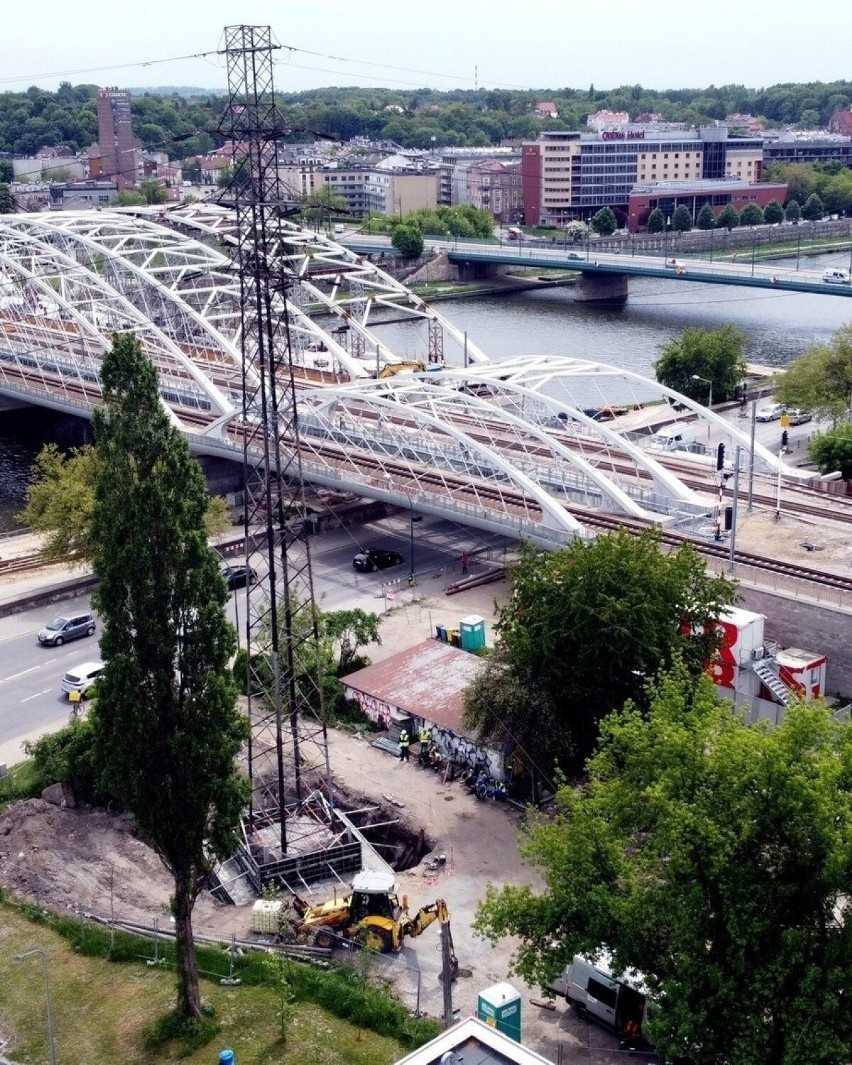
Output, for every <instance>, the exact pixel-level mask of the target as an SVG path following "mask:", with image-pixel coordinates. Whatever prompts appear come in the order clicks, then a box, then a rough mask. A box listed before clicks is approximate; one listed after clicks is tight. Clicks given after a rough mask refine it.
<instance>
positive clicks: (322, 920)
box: [293, 872, 458, 979]
mask: <svg viewBox="0 0 852 1065" xmlns="http://www.w3.org/2000/svg"><path fill="white" fill-rule="evenodd" d="M293 911H294V913H295V914H296V919H295V929H294V930H295V932H296V933H297V934H299V935H309V936H311V937H312V938H313V941H314V943H315V944H316V946H318V947H332V946H334V944H335V943H338V942H340V940H341V938H343V939H351V940H358V941H360V942H362V943H363V944H364V946H365V947H367V949H369V950H374V951H377V952H380V953H387V952H389V951H396V950H399V949H400V947H401V946H402V944H403V941H404V940H405V938H406V936H407V937H409V938H415V937H416V936H419V935H422V933H423V932H425V931H426V929H427V928H428V927H429V925H431V924H434V923H435V922H436V921H438V922H439V923H440V925H441V931H442V933H443V934H444V935H445V936H446V941H445V950H446V949H447V948H448V953H449V959H450V968H451V971H452V975H453V979H455V976H456V974H457V972H458V959H457V958H456V955H455V950H454V948H453V940H452V934H451V932H450V913H449V910H448V909H447V904H446V902H444V900H443V899H436V901H435V902H430V903H429V904H428V905H426V906H421V907H420V909H419V910H418V911H417V913H415V914H414V916H411V915H409V912H408V899H407V898H406V896H405V895H403V896H402V898H401V899H400V897H399V895H398V894H397V890H396V885H395V884H394V881H393V877H392V876H390V875H389V874H387V873H376V872H362V873H358V875H357V876H356V877H355V878H354V880H353V881H352V894H351V895H346V896H344V897H342V898H339V899H331V900H329V901H328V902H323V903H321V904H320V905H318V906H311V905H310V904H309V903H306V902H305V901H304V900H303V899H300V898H298V896H297V897H296V898H295V899H294V901H293Z"/></svg>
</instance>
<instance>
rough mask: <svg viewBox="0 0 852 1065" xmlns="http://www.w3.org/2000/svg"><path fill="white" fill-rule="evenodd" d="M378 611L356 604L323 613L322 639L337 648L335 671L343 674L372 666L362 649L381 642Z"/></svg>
mask: <svg viewBox="0 0 852 1065" xmlns="http://www.w3.org/2000/svg"><path fill="white" fill-rule="evenodd" d="M380 620H381V619H380V618H379V615H378V614H373V613H369V612H367V611H366V610H361V608H360V607H355V608H354V609H352V610H331V611H328V612H325V611H323V612H322V613H320V615H319V618H318V621H319V630H320V640H321V642H325V643H326V644H327V645H330V647H331V648H336V652H334V653H335V654H336V661H335V664H334V673H335V675H336V676H338V677H343V676H345V675H346V674H347V673H351V672H352V671H353V670H355V669H360V668H362V666H365V665H369V662H368V661H365V660H364V656H363V655H361V654H360V653H359V652H360V650H361V648H362V647H366V646H367V645H368V644H371V643H376V644H380V643H381V642H382V638H381V636H380V634H379V622H380Z"/></svg>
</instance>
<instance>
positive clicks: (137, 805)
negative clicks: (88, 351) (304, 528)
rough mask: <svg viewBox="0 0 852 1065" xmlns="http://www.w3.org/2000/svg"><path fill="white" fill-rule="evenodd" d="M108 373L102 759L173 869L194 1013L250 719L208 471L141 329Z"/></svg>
mask: <svg viewBox="0 0 852 1065" xmlns="http://www.w3.org/2000/svg"><path fill="white" fill-rule="evenodd" d="M101 381H102V385H103V407H102V408H100V409H98V410H96V411H95V417H94V424H95V440H96V447H97V450H98V455H99V459H100V468H99V470H98V473H97V480H96V483H95V503H94V512H93V515H92V528H91V538H92V542H93V544H94V567H95V572H96V574H97V576H98V578H99V585H98V588H97V591H96V605H97V608H98V610H99V611H100V614H101V617H102V620H103V632H102V636H101V651H102V653H103V657H104V661H105V663H106V665H105V669H104V672H103V674H102V678H101V682H100V685H99V691H98V700H97V704H96V706H95V709H94V715H95V718H94V724H95V730H96V736H97V754H98V764H99V765H100V766H101V768H102V772H103V777H104V782H105V784H106V785H107V787H108V788H109V790H110V792H111V793H112V794H115V795H118V796H119V797H120V798H121V800H122V801H123V802H124V804H125V805H126V807H127V809H128V810H129V811H130V812H131V813H132V814H133V816H134V818H135V820H136V823H137V825H138V827H139V830H140V832H141V833H142V834H143V835H144V836H145V837H146V838H147V839H148V841H149V842H150V843H151V844H152V846H153V847H154V848H155V850H156V851H157V853H158V854H159V855H160V858H161V859H162V861H163V863H164V864H165V866H166V867H167V868H168V870H169V871H170V873H171V874H172V876H173V878H174V895H173V896H172V912H173V916H174V919H175V933H176V940H177V955H178V971H177V1013H178V1015H179V1016H182V1017H185V1018H188V1019H196V1018H200V1016H201V997H200V992H199V985H198V968H197V963H196V956H195V944H194V939H193V932H192V910H193V906H194V904H195V901H196V899H197V898H198V894H199V892H200V890H201V887H202V884H203V880H204V877H205V875H206V874H207V873H208V871H209V862H210V859H209V854H211V853H212V854H217V855H224V854H226V853H228V852H229V851H230V850H231V849H232V848H233V846H234V844H235V841H236V834H235V830H236V827H237V824H238V820H239V816H240V812H241V810H242V808H243V805H244V802H245V800H246V797H247V789H246V786H245V782H244V781H243V780H242V779H241V777H240V776H239V774H238V771H237V767H236V762H235V759H236V756H237V754H238V752H239V751H240V748H241V746H242V743H243V741H244V739H245V737H246V734H247V724H246V722H245V720H244V719H243V718H242V717H241V716H240V714H239V713H238V711H237V708H236V692H235V688H234V685H233V681H232V679H231V676H230V672H229V670H228V662H229V659H230V658H231V656H232V655H233V652H234V649H235V634H234V631H233V629H232V627H231V626H230V625H229V624H228V621H227V619H226V618H225V613H224V605H225V602H226V598H227V592H226V589H225V584H224V581H223V580H222V578H221V576H220V573H219V563H218V556H217V555H216V554H215V552H214V551H212V550H211V549H210V547H208V544H207V535H206V531H205V526H204V515H205V510H206V506H207V498H206V488H205V483H204V477H203V475H202V473H201V470H200V468H199V466H198V464H197V463H196V462H195V460H194V459H193V458H192V456H191V455H190V453H189V449H188V447H187V444H186V442H185V440H184V439H183V438H182V436H181V435H180V432H179V431H178V430H177V429H176V428H175V427H174V426H173V425H172V423H171V422H170V419H169V416H168V414H167V412H166V410H165V409H164V407H163V406H162V404H161V402H160V398H159V395H158V392H157V376H156V371H155V369H154V366H153V365H152V363H151V362H150V360H149V359H148V358H147V357H146V356H145V355H144V353H143V351H142V348H141V346H140V344H139V342H138V341H137V340H136V338H135V337H133V336H130V335H116V336H115V337H114V338H113V346H112V350H111V352H110V353H109V354H108V355H107V356H106V357H105V358H104V361H103V367H102V371H101Z"/></svg>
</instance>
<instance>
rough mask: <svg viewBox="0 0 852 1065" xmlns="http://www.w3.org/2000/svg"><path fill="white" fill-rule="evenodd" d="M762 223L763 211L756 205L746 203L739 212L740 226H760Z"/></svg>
mask: <svg viewBox="0 0 852 1065" xmlns="http://www.w3.org/2000/svg"><path fill="white" fill-rule="evenodd" d="M763 222H764V217H763V211H762V210H761V209H760V207H759V206H758V205H757V204H756V203H747V204H746V205H745V207H743V209H742V211H741V212H740V225H741V226H762V225H763Z"/></svg>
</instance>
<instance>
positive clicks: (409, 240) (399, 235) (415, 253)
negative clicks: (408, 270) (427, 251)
mask: <svg viewBox="0 0 852 1065" xmlns="http://www.w3.org/2000/svg"><path fill="white" fill-rule="evenodd" d="M391 244H393V246H394V247H395V248H396V249H397V251H398V252H399V253H400V255H402V257H403V259H417V258H418V257H419V256H421V255H422V254H423V248H424V247H425V244H424V242H423V234H422V233H421V232H420V230H419V228H418V227H417V226H416V225H398V226H394V228H393V233H392V234H391Z"/></svg>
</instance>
